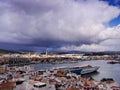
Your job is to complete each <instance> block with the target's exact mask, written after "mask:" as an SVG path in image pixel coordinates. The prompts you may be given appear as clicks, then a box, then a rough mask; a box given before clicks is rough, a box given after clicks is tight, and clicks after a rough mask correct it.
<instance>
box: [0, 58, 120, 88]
mask: <svg viewBox="0 0 120 90" xmlns="http://www.w3.org/2000/svg"><path fill="white" fill-rule="evenodd" d="M85 64H89V65H85ZM114 65H115V66H114ZM116 65H120V64H107V61H105V60H97V61H96V60H92V61H81V62H77V63H66V64H65V63H64V64H33V65H25V66H14V67H7V68H6V67H5V66H4V67H5V68H6V69H7V71H6V72H4V73H3V74H2V73H1V74H0V90H120V82H119V81H120V80H119V78H120V77H119V73H117V72H119V68H118V67H119V66H116ZM111 68H112V69H111ZM117 68H118V69H117ZM82 71H84V72H82ZM8 87H9V88H8Z"/></svg>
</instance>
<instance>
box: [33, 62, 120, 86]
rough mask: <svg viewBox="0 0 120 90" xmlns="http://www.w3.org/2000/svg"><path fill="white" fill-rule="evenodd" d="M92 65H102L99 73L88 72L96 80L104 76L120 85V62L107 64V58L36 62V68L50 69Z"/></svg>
mask: <svg viewBox="0 0 120 90" xmlns="http://www.w3.org/2000/svg"><path fill="white" fill-rule="evenodd" d="M88 64H89V65H92V66H100V68H99V70H98V72H97V73H93V74H88V76H92V77H93V78H95V79H96V80H101V79H102V78H113V79H114V80H115V81H117V83H118V84H119V85H120V64H107V61H105V60H92V61H79V62H77V63H65V64H36V65H35V66H34V67H35V70H40V69H50V68H53V67H61V66H71V67H72V66H79V65H88Z"/></svg>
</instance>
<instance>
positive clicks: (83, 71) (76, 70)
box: [70, 65, 99, 74]
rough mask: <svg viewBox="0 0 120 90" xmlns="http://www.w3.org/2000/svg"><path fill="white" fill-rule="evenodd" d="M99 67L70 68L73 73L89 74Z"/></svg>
mask: <svg viewBox="0 0 120 90" xmlns="http://www.w3.org/2000/svg"><path fill="white" fill-rule="evenodd" d="M98 69H99V67H98V66H94V67H92V66H90V65H87V66H82V67H73V69H70V72H72V73H76V74H88V73H92V72H95V71H97V70H98Z"/></svg>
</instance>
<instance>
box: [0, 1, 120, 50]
mask: <svg viewBox="0 0 120 90" xmlns="http://www.w3.org/2000/svg"><path fill="white" fill-rule="evenodd" d="M0 48H3V49H10V50H33V51H44V50H46V49H47V50H50V51H55V50H57V51H72V50H76V51H120V0H0Z"/></svg>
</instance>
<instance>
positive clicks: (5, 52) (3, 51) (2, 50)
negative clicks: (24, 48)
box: [0, 49, 20, 54]
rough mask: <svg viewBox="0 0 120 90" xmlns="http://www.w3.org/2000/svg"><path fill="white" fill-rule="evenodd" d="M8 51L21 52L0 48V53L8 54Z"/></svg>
mask: <svg viewBox="0 0 120 90" xmlns="http://www.w3.org/2000/svg"><path fill="white" fill-rule="evenodd" d="M8 53H11V54H12V53H20V52H17V51H12V50H5V49H0V54H8Z"/></svg>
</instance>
